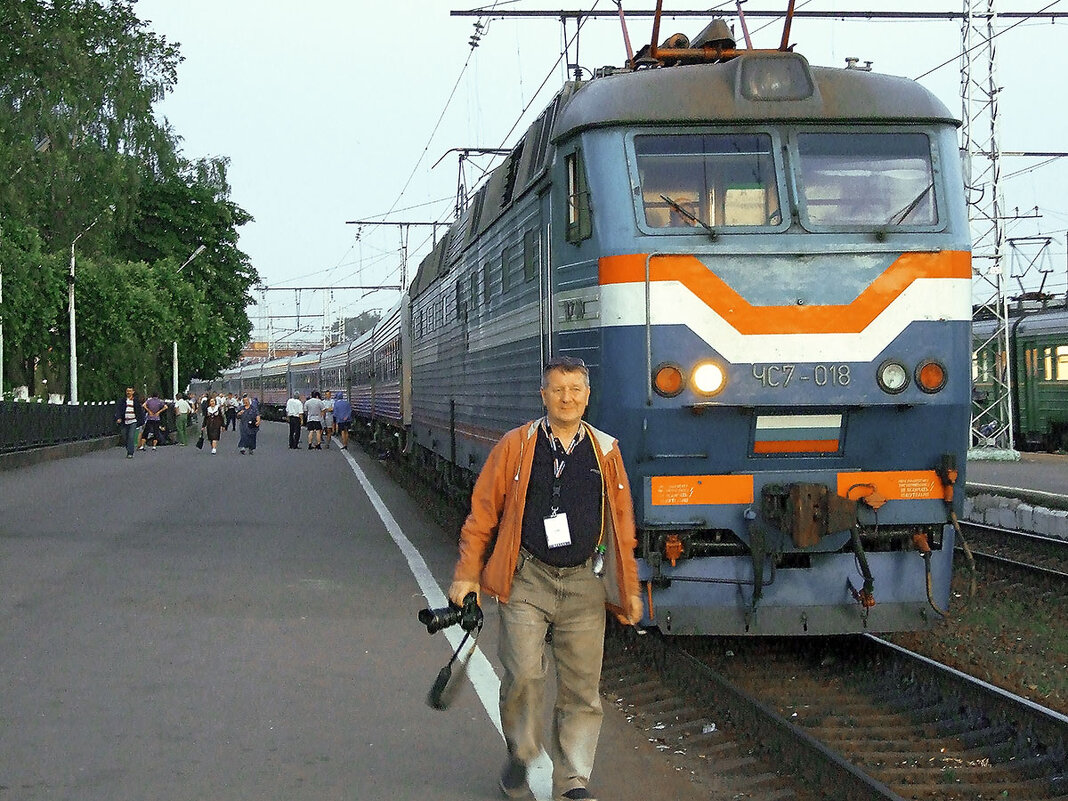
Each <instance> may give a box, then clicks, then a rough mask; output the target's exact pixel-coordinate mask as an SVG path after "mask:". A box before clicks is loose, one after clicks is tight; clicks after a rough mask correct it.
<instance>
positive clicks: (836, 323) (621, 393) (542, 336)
mask: <svg viewBox="0 0 1068 801" xmlns="http://www.w3.org/2000/svg"><path fill="white" fill-rule="evenodd" d="M710 30H711V27H710ZM680 41H681V42H683V44H688V43H686V42H685V39H684V37H678V36H676V37H673V42H674V43H675V44H676V45H678V43H679V42H680ZM646 55H647V56H648V55H649V54H648V53H647V54H646ZM662 55H663V51H662ZM651 57H652V58H653V59H655V58H656V52H655V50H654V51H653V53H652V56H651ZM668 64H670V66H668ZM957 125H958V123H957V121H956V120H955V118H954V117H953V115H952V114H951V113H950V112H949V111H948V110H947V109H946V108H945V106H944V105H943V104H942V103H941V102H939V101H938V100H937V99H936V98H935V97H933V96H932V95H931V94H930V93H929V92H928V91H926V90H925V89H924V88H923V87H921V86H919V85H918V84H916V83H914V82H912V81H909V80H906V79H902V78H895V77H890V76H886V75H878V74H873V73H871V72H867V71H862V70H855V69H827V68H818V67H812V66H810V65H809V64H808V62H807V61H806V60H805V59H804V58H803V57H802V56H800V55H797V54H794V53H792V52H787V51H770V52H769V51H746V50H734V49H733V42H726V41H724V40H723V39H719V40H716V41H712V40H710V39H709V36H708V35H707V34H703V35H702V37H699V38H698V39H697V40H695V42H694V43H693V45H692V46H690V47H679V46H675V47H674V48H673V49H672V50H671V51H668V53H667V54H666V55H665V56H664V58H663V60H662V61H655V60H653V61H650V60H649V59H648V58H647V60H646V68H642V69H632V70H619V71H613V70H607V71H604V74H601V75H599V76H598V77H596V78H595V79H594V80H591V81H587V82H582V83H572V84H568V85H567V86H565V88H564V89H563V90H562V91H561V92H560V93H559V94H558V95H557V97H556V98H555V99H554V100H553V102H552V104H551V105H550V106H549V108H547V109H546V111H545V112H544V113H543V114H542V116H541V117H540V118H539V119H538V120H537V121H536V122H535V123H534V125H533V126H532V127H531V128H530V130H529V131H527V133H526V135H525V136H524V137H523V139H522V141H521V142H520V143H519V144H518V145H517V146H516V147H515V149H514V150H513V152H512V153H511V155H510V156H509V157H508V158H507V160H506V161H505V163H504V164H503V165H502V166H501V167H499V168H498V169H497V170H495V171H494V172H493V173H492V174H491V175H490V176H489V178H488V180H487V182H486V183H485V184H484V185H483V186H482V187H481V189H479V191H478V192H477V193H476V194H475V196H474V199H473V201H472V203H471V204H470V206H469V207H468V209H467V210H466V211H465V213H464V214H463V216H462V217H461V218H460V219H459V220H458V222H457V223H456V224H455V225H454V226H453V227H452V228H451V229H450V231H449V232H448V235H447V236H446V237H444V238H443V239H442V240H441V241H440V242H439V243H438V244H437V247H436V248H435V250H434V252H433V253H432V254H431V255H430V256H428V257H427V258H426V259H425V260H424V261H423V263H422V265H421V267H420V272H419V275H418V276H417V278H416V281H415V283H414V284H413V285H412V287H411V290H410V294H411V315H412V354H411V372H412V418H411V427H410V437H411V441H412V443H413V444H414V446H415V448H416V451H417V453H423V454H425V455H426V456H427V458H432V459H436V460H437V461H438V462H439V463H441V464H442V465H443V466H442V468H441V469H445V470H448V471H458V474H459V475H460V476H464V475H471V474H474V473H477V471H478V469H479V467H480V466H481V464H482V462H483V460H484V459H485V456H486V454H487V453H488V450H489V448H490V447H491V446H492V443H493V442H494V441H495V440H496V439H497V437H499V436H500V435H501V434H502V433H503V432H504V431H505V430H506V429H507V428H509V427H510V426H513V425H516V424H517V423H519V422H521V421H523V420H525V419H530V418H533V417H536V416H538V415H539V414H540V413H541V409H540V403H539V399H538V393H537V389H538V379H539V376H540V366H541V364H542V363H543V362H544V359H545V358H546V357H548V356H549V355H550V354H556V353H562V354H567V355H571V356H577V357H580V358H582V359H583V360H584V361H585V362H586V364H587V365H588V366H589V368H590V372H591V377H592V383H593V395H592V399H591V403H590V408H589V414H588V416H589V418H590V419H591V421H592V422H594V423H595V424H596V425H598V426H599V427H601V428H603V429H604V430H606V431H609V432H611V433H612V434H614V435H616V436H617V437H618V438H619V440H620V443H621V449H622V453H623V455H624V458H625V460H626V464H627V469H628V473H629V476H630V479H631V482H632V487H633V489H634V493H635V498H634V502H635V510H636V515H637V522H638V526H639V529H640V534H639V548H640V554H639V556H640V569H641V579H642V581H643V582H644V583H645V587H646V589H647V608H646V621H645V622H646V623H648V624H652V625H657V626H660V627H661V628H662V629H664V630H666V631H670V632H672V633H676V634H706V633H713V634H741V633H749V634H774V635H782V634H805V633H808V634H830V633H842V632H856V631H863V630H871V631H889V630H900V629H913V628H920V627H923V626H926V625H929V624H930V623H932V622H933V621H934V620H935V619H937V613H938V612H939V611H940V610H941V609H944V608H945V606H946V604H947V602H948V595H949V582H950V576H951V568H952V545H953V540H954V531H953V526H952V521H953V519H954V511H955V510H956V509H957V508H958V505H959V502H960V494H959V493H958V494H957V495H956V496H955V495H954V492H953V491H954V488H955V487H961V486H963V476H962V470H963V467H964V460H965V453H966V448H967V445H968V423H969V408H968V403H969V355H970V350H969V348H970V338H969V325H970V322H969V321H970V313H971V300H970V297H971V261H970V253H969V250H970V239H969V228H968V219H967V213H966V207H965V199H964V193H963V189H962V180H961V170H960V160H959V156H958V147H957V139H956V128H957Z"/></svg>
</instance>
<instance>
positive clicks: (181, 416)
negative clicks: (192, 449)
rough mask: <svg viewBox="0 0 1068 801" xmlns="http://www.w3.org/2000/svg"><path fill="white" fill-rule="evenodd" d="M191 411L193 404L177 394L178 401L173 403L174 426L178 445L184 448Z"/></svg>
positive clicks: (182, 395) (180, 394) (186, 443)
mask: <svg viewBox="0 0 1068 801" xmlns="http://www.w3.org/2000/svg"><path fill="white" fill-rule="evenodd" d="M191 411H193V404H191V403H190V402H189V401H187V400H186V398H185V395H184V394H182V393H178V400H176V401H175V402H174V424H175V427H176V428H177V430H178V444H179V445H181V446H183V447H184V446H186V445H188V444H189V443H188V442H187V441H186V435H185V429H186V426H188V425H189V413H190V412H191Z"/></svg>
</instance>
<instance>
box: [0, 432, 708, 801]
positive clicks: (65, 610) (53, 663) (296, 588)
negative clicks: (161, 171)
mask: <svg viewBox="0 0 1068 801" xmlns="http://www.w3.org/2000/svg"><path fill="white" fill-rule="evenodd" d="M286 431H287V428H286V427H285V426H283V425H280V424H270V423H265V424H264V426H263V430H262V431H261V434H260V448H259V449H258V450H257V452H256V454H255V455H254V456H241V455H239V454H238V453H237V447H236V443H237V437H236V435H235V434H233V433H227V434H226V435H225V436H224V439H223V443H222V446H221V448H220V452H219V454H218V455H214V456H213V455H211V454H210V453H209V452H208V450H207V449H205V450H204V451H198V450H197V449H195V448H194V447H192V446H190V447H187V448H181V447H178V446H171V447H166V448H160V449H159V450H158V451H156V452H152V451H146V452H139V453H138V454H137V456H136V458H134V459H132V460H128V459H126V458H125V451H124V450H123V449H120V448H109V449H107V450H105V451H99V452H96V453H92V454H88V455H84V456H79V457H77V458H72V459H65V460H61V461H55V462H49V463H45V464H39V465H34V466H31V467H26V468H23V469H18V470H11V471H6V472H3V473H0V618H2V620H3V626H2V627H0V801H15V800H16V799H17V800H18V801H23V800H27V801H32V800H35V799H49V800H50V801H51V800H52V799H71V801H95V799H100V800H101V801H105V800H106V801H121V800H122V799H131V800H134V799H137V800H138V801H141V800H146V799H148V800H151V801H159V800H164V799H165V800H170V799H176V800H179V799H180V800H183V801H184V800H185V799H190V800H192V799H196V800H197V801H204V800H206V799H250V800H251V799H257V800H262V799H286V800H287V801H293V800H298V799H360V801H377V800H378V799H382V800H383V801H385V800H386V799H389V801H409V800H411V801H415V800H416V799H434V801H451V800H452V799H457V800H458V799H496V798H499V797H500V795H499V791H498V790H497V787H496V781H497V776H498V773H499V770H500V767H501V764H502V762H503V744H502V740H501V737H500V734H499V733H498V731H497V729H496V728H495V727H494V725H493V723H492V721H491V719H490V716H489V715H488V714H487V712H486V711H485V709H484V708H483V705H482V704H481V703H480V701H479V698H478V696H477V695H476V693H475V692H474V691H473V689H472V688H471V687H467V688H465V690H464V691H461V693H460V695H459V697H458V698H457V699H456V701H455V703H454V705H453V707H452V708H451V709H449V710H448V711H445V712H442V711H436V710H432V709H430V708H429V707H428V706H427V705H426V704H425V697H426V692H427V689H428V688H429V686H430V684H431V683H432V681H433V679H434V677H435V676H436V675H437V672H438V670H439V669H440V668H441V666H442V665H443V664H444V663H445V661H446V660H447V659H448V657H449V655H450V653H451V646H450V645H449V643H448V642H446V641H445V639H444V637H445V635H444V634H437V635H434V637H429V636H428V635H427V633H426V630H425V628H423V627H422V626H420V625H419V624H418V622H417V621H416V617H415V616H416V612H417V611H418V610H419V609H420V608H422V607H423V606H425V598H424V596H423V594H422V591H421V590H420V585H419V584H417V581H416V579H415V578H414V577H413V572H412V570H411V569H410V568H409V560H408V559H406V557H405V555H404V554H403V553H402V551H401V549H400V548H398V546H397V545H396V544H395V542H394V540H393V539H391V537H390V535H389V533H388V531H387V528H386V526H385V525H384V524H383V522H382V520H381V518H380V516H379V513H378V511H376V509H375V508H374V507H373V506H372V504H371V503H370V502H369V500H368V496H367V494H366V493H365V492H364V490H363V489H362V487H361V485H360V484H359V482H358V481H357V478H356V476H355V474H354V472H353V470H352V468H351V467H350V465H349V462H348V461H347V460H346V459H345V458H344V455H343V454H342V453H341V452H340V451H337V450H334V451H324V452H318V451H316V452H309V451H307V450H299V451H291V450H289V449H288V448H286ZM349 453H350V454H352V455H353V456H355V458H356V460H357V462H358V463H359V465H360V467H361V469H362V470H364V471H366V473H367V475H368V477H369V478H370V480H371V482H372V483H373V484H374V486H375V487H376V488H377V492H378V493H379V494H380V495H381V498H382V500H383V502H384V503H385V505H386V506H387V507H388V508H389V510H390V511H391V512H392V515H393V516H394V517H395V519H396V522H397V525H398V526H399V528H400V529H401V530H402V531H403V533H404V534H405V535H406V536H407V538H408V539H409V540H410V541H411V543H412V545H414V546H415V548H416V549H418V551H419V553H420V554H421V556H422V558H423V559H425V561H426V564H427V565H428V566H429V569H430V572H431V573H432V575H433V579H435V580H436V581H437V583H438V584H439V585H440V586H447V582H448V579H449V576H450V573H451V566H452V563H453V560H454V558H455V544H454V541H452V540H451V539H450V536H449V535H448V534H447V533H445V532H442V531H440V530H438V529H437V527H436V526H435V525H434V524H433V523H432V522H431V521H430V519H429V518H427V517H426V516H425V515H424V513H423V511H422V510H421V509H420V508H419V505H418V504H415V503H413V502H412V501H411V500H410V499H409V498H408V496H407V495H405V493H404V492H403V491H402V490H400V489H399V488H398V487H396V485H394V484H392V483H391V482H390V481H389V480H388V479H387V478H386V476H385V474H384V473H383V471H382V469H381V465H379V464H377V463H376V462H375V461H374V460H373V459H372V458H370V457H368V456H367V455H366V454H363V453H362V452H360V451H358V450H354V451H350V452H349ZM480 645H481V648H482V651H483V652H484V653H485V654H486V656H487V657H488V658H489V660H490V662H491V663H492V664H494V665H495V664H496V614H495V611H493V610H487V626H486V630H485V632H484V633H483V636H482V639H481V640H480ZM593 787H594V789H597V790H598V791H599V793H600V798H601V799H602V801H605V800H606V799H610V800H611V801H639V799H640V800H641V801H649V799H657V801H660V800H661V799H677V800H678V801H686V800H687V799H691V798H693V799H696V798H703V799H707V798H717V797H727V796H718V795H714V794H713V795H710V789H709V788H708V787H707V786H706V787H699V786H695V785H694V784H693V783H692V782H691V781H690V780H689V779H688V777H686V776H685V775H683V774H680V773H678V772H676V771H674V770H673V769H672V768H671V767H669V766H668V765H667V764H666V762H665V761H664V759H663V757H662V755H660V754H659V753H658V752H657V751H656V750H655V748H654V747H653V746H652V745H651V744H650V743H649V742H648V741H647V739H646V737H645V735H643V734H642V733H641V732H640V731H638V730H637V729H635V728H634V727H633V726H631V725H630V724H628V723H627V722H626V721H625V720H623V718H622V716H621V715H620V714H619V713H618V712H615V711H614V710H613V709H612V708H611V707H610V705H608V704H606V720H605V725H604V730H603V734H602V738H601V746H600V751H599V756H598V763H597V768H596V769H595V772H594V777H593Z"/></svg>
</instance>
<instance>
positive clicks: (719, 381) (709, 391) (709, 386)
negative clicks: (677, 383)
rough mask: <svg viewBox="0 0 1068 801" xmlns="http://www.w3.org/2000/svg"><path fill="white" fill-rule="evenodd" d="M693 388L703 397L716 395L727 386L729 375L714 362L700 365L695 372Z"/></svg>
mask: <svg viewBox="0 0 1068 801" xmlns="http://www.w3.org/2000/svg"><path fill="white" fill-rule="evenodd" d="M692 380H693V387H694V389H696V390H697V391H698V392H700V393H701V394H702V395H715V394H716V393H717V392H719V391H720V390H721V389H723V387H724V386H725V385H726V384H727V374H726V373H725V372H724V371H723V368H722V367H720V366H719V365H718V364H716V363H714V362H704V363H703V364H699V365H698V366H697V367H696V368H695V369H694V371H693V379H692Z"/></svg>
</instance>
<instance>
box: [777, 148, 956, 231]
mask: <svg viewBox="0 0 1068 801" xmlns="http://www.w3.org/2000/svg"><path fill="white" fill-rule="evenodd" d="M797 152H798V156H799V157H800V158H799V161H800V173H801V174H800V176H799V178H800V180H799V183H800V186H799V190H800V194H801V201H802V206H803V208H802V221H803V222H804V224H805V226H806V227H808V228H815V229H819V228H856V227H864V228H880V229H882V228H930V227H932V226H934V225H936V224H937V223H938V206H937V203H936V199H937V198H936V191H935V177H934V169H933V167H932V160H931V141H930V139H928V137H927V135H926V134H923V133H902V132H900V131H896V132H886V133H856V132H852V131H851V132H849V133H837V132H834V133H832V132H824V133H802V134H799V135H798V137H797Z"/></svg>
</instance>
